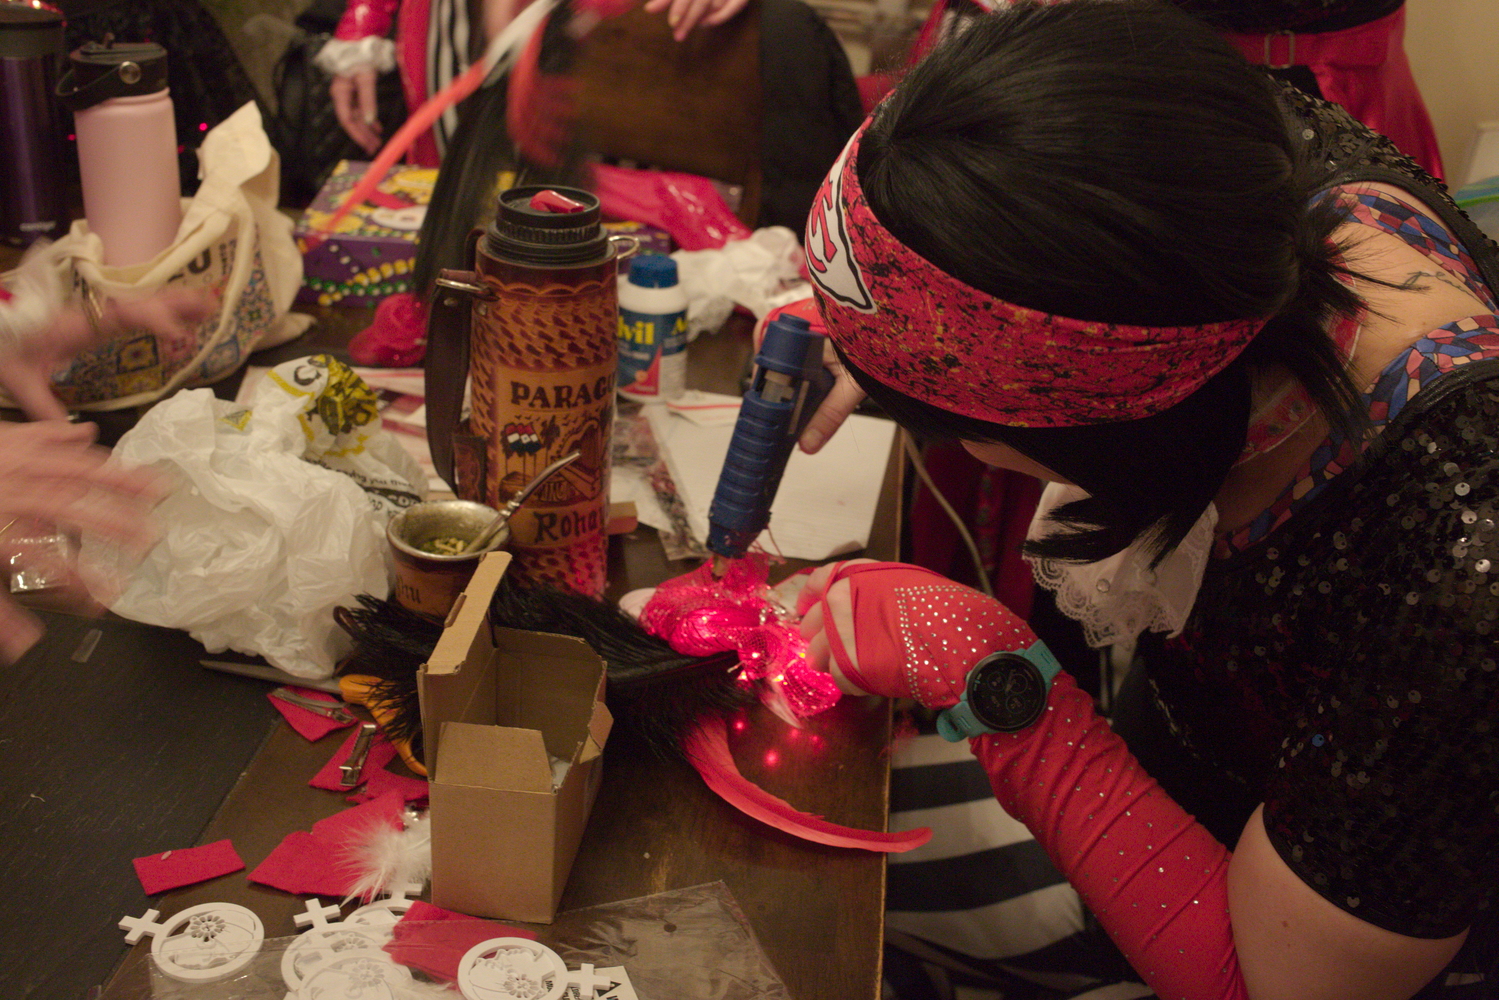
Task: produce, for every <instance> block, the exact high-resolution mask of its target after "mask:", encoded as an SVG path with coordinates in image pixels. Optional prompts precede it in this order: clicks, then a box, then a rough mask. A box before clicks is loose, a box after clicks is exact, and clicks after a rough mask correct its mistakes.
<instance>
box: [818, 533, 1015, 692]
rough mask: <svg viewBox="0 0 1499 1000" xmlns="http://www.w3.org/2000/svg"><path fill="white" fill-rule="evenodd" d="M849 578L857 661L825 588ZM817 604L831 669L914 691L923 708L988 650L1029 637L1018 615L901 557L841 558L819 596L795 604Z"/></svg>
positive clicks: (868, 687)
mask: <svg viewBox="0 0 1499 1000" xmlns="http://www.w3.org/2000/svg"><path fill="white" fill-rule="evenodd" d="M840 580H847V581H848V583H849V588H850V590H849V594H850V601H851V603H852V606H853V615H854V646H855V649H856V650H857V651H858V657H859V660H858V663H857V664H855V663H854V661H853V658H852V657H850V656H849V654H848V649H847V647H846V646H845V645H844V640H843V637H842V636H840V635H839V634H838V630H837V628H836V627H835V626H834V624H833V616H832V612H831V610H830V609H829V608H828V606H827V593H828V591H829V590H831V589H832V587H833V584H835V583H837V582H839V581H840ZM819 599H820V601H821V603H822V613H823V631H824V633H825V634H826V635H827V637H828V646H829V648H830V650H831V652H832V655H833V658H834V661H835V662H836V663H837V664H838V669H839V670H841V671H843V675H844V676H845V677H847V678H848V679H849V680H850V681H852V682H853V683H854V684H857V685H858V686H859V687H860V688H862V689H863V690H865V691H868V692H869V693H870V694H878V695H883V696H884V697H886V698H914V699H916V700H917V701H919V702H921V703H922V704H923V705H925V706H927V707H928V708H946V707H947V706H949V705H953V704H956V703H957V701H958V699H959V698H960V697H961V696H962V694H963V685H964V683H965V682H966V681H967V678H968V671H969V669H970V668H971V667H973V665H974V664H976V663H978V661H979V660H981V659H983V658H984V657H985V656H988V655H989V654H990V653H996V652H1004V651H1007V650H1020V649H1028V648H1029V647H1030V646H1032V645H1034V644H1035V642H1036V633H1034V632H1032V631H1031V627H1030V626H1029V625H1027V624H1026V623H1025V621H1024V619H1022V618H1020V617H1019V616H1018V615H1016V614H1015V613H1014V612H1012V611H1011V610H1010V609H1009V608H1007V607H1005V606H1004V605H1003V604H1001V603H999V602H998V601H996V600H995V599H994V598H992V597H986V596H984V595H983V594H981V593H979V592H978V591H976V590H974V589H973V588H972V587H965V586H963V585H962V584H960V583H953V582H952V581H951V580H949V579H947V578H946V577H944V576H942V575H940V574H938V573H933V572H932V571H931V570H929V569H922V568H921V567H920V566H909V565H907V564H905V563H889V562H880V563H842V564H840V565H838V566H837V567H836V568H835V569H834V571H833V574H832V575H831V576H830V577H828V581H827V584H826V585H825V586H824V587H823V589H822V593H821V596H820V598H819V597H817V596H813V597H811V598H809V599H804V600H802V601H799V602H798V603H799V604H800V605H801V606H800V607H798V608H797V612H798V613H799V614H806V612H807V610H808V608H809V607H810V606H811V604H812V603H813V602H814V601H817V600H819Z"/></svg>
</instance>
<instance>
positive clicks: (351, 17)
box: [333, 0, 400, 41]
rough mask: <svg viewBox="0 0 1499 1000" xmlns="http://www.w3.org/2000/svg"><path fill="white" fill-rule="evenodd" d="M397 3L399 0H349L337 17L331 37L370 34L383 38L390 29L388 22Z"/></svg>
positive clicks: (350, 39)
mask: <svg viewBox="0 0 1499 1000" xmlns="http://www.w3.org/2000/svg"><path fill="white" fill-rule="evenodd" d="M399 4H400V0H351V2H350V3H349V5H348V6H347V7H345V8H344V14H343V17H341V18H339V19H338V27H337V28H335V29H334V30H333V37H334V38H338V39H341V40H343V41H353V40H355V39H358V38H368V37H369V36H370V35H374V36H375V37H377V38H384V37H385V35H386V33H387V32H389V31H390V22H391V19H392V18H393V17H394V15H395V12H396V7H397V6H399Z"/></svg>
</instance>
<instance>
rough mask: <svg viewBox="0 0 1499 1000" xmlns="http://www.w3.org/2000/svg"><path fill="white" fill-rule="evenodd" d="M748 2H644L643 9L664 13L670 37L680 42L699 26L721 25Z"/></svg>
mask: <svg viewBox="0 0 1499 1000" xmlns="http://www.w3.org/2000/svg"><path fill="white" fill-rule="evenodd" d="M748 2H749V0H646V4H645V9H646V10H648V11H650V12H651V13H652V14H659V13H661V12H662V11H663V10H664V11H666V23H667V24H669V25H671V34H672V37H673V38H675V39H676V40H677V41H679V42H680V41H682V40H683V39H684V38H686V37H687V36H688V35H690V34H691V33H692V29H693V28H696V27H697V26H699V25H702V26H703V27H712V26H713V25H715V24H723V23H724V22H725V21H727V20H729V19H730V18H732V17H733V16H734V15H735V14H737V13H739V12H740V11H741V10H743V9H744V5H745V4H746V3H748Z"/></svg>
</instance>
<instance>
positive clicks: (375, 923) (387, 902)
mask: <svg viewBox="0 0 1499 1000" xmlns="http://www.w3.org/2000/svg"><path fill="white" fill-rule="evenodd" d="M416 903H417V900H415V899H400V898H395V897H392V898H390V899H377V900H375V901H374V902H373V903H366V904H365V905H363V906H361V907H360V908H359V909H357V910H355V911H354V912H353V913H351V914H349V915H348V916H347V917H345V918H344V923H346V924H364V925H366V926H368V927H394V926H395V925H396V924H398V923H400V922H401V915H402V914H404V913H405V912H406V911H407V910H409V909H411V908H412V907H413V906H415V905H416Z"/></svg>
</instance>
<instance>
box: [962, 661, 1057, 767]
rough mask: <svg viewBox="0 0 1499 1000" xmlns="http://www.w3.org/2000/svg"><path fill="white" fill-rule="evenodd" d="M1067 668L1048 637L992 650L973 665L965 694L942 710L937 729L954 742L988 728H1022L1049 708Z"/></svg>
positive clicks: (994, 730)
mask: <svg viewBox="0 0 1499 1000" xmlns="http://www.w3.org/2000/svg"><path fill="white" fill-rule="evenodd" d="M1061 669H1062V665H1061V664H1060V663H1058V662H1057V658H1056V657H1055V656H1053V655H1052V653H1051V650H1049V649H1047V648H1046V643H1044V642H1042V641H1041V640H1039V639H1037V640H1036V643H1035V645H1033V646H1031V647H1030V648H1028V649H1021V650H1016V651H1014V652H1009V653H991V654H989V655H988V656H986V657H984V658H983V659H982V660H980V661H978V663H976V664H974V666H973V669H972V670H970V671H968V681H967V683H966V684H965V685H964V690H963V697H962V699H961V700H960V701H959V702H958V703H957V704H956V705H954V706H953V707H952V708H949V709H946V710H944V711H943V712H942V713H941V714H940V715H938V716H937V732H938V733H940V734H941V735H942V738H943V739H945V740H947V741H948V742H949V743H956V742H958V741H959V740H966V739H971V738H972V737H974V736H982V735H983V734H984V733H1018V732H1020V731H1021V730H1022V729H1028V728H1030V727H1031V726H1034V725H1035V724H1036V721H1037V720H1038V719H1040V718H1041V713H1042V712H1044V711H1045V710H1046V695H1047V693H1048V692H1050V691H1051V682H1052V679H1053V678H1055V677H1056V676H1057V673H1058V672H1059V671H1060V670H1061Z"/></svg>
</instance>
